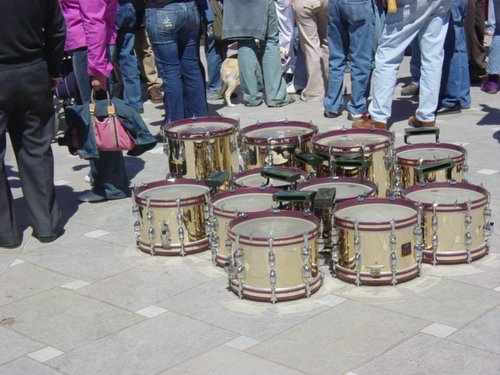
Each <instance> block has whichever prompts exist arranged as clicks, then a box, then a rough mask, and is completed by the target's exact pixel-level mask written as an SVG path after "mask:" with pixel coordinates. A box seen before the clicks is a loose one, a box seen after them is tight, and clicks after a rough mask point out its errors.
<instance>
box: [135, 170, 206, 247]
mask: <svg viewBox="0 0 500 375" xmlns="http://www.w3.org/2000/svg"><path fill="white" fill-rule="evenodd" d="M208 192H209V188H208V187H207V186H204V185H203V184H202V183H201V182H199V181H196V180H193V179H177V180H169V181H157V182H151V183H149V184H144V185H142V186H138V187H135V188H134V195H133V201H134V212H135V213H136V215H137V221H136V223H135V233H136V238H137V246H138V247H139V249H141V250H142V251H144V252H147V253H150V254H151V255H187V254H192V253H198V252H200V251H204V250H207V249H208V246H209V243H208V237H207V234H206V231H205V217H204V206H205V204H206V203H207V199H208V198H207V196H208Z"/></svg>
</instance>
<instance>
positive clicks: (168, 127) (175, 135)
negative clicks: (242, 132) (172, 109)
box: [162, 116, 239, 141]
mask: <svg viewBox="0 0 500 375" xmlns="http://www.w3.org/2000/svg"><path fill="white" fill-rule="evenodd" d="M203 122H220V123H224V124H229V125H231V126H230V127H229V128H227V129H222V130H216V131H212V132H209V133H210V137H213V138H220V137H224V136H227V135H230V134H233V133H235V132H236V131H237V129H238V128H239V121H238V120H234V119H232V118H229V117H218V116H205V117H196V118H190V119H189V118H188V119H180V120H175V121H172V122H170V123H168V124H165V125H163V127H162V129H163V134H164V135H165V137H167V138H169V139H172V140H178V139H181V140H183V141H184V140H206V139H207V137H206V133H200V132H191V133H188V132H185V133H180V136H179V132H174V131H173V130H172V129H173V128H175V127H177V126H182V125H186V124H191V123H192V124H194V123H200V124H201V123H203Z"/></svg>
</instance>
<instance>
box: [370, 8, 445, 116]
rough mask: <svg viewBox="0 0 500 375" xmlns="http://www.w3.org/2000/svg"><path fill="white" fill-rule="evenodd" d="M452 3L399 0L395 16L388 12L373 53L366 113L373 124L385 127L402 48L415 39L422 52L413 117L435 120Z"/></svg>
mask: <svg viewBox="0 0 500 375" xmlns="http://www.w3.org/2000/svg"><path fill="white" fill-rule="evenodd" d="M450 5H451V0H399V1H398V10H397V12H396V13H388V14H387V15H386V19H385V26H384V30H383V32H382V35H381V37H380V44H379V47H378V49H377V53H376V54H375V70H374V72H373V91H374V93H373V101H372V102H371V103H370V106H369V112H370V116H371V118H372V119H373V120H374V121H378V122H382V123H385V124H387V122H388V120H389V118H390V116H391V109H392V108H391V107H392V99H393V96H394V88H395V86H396V79H397V74H398V70H399V66H400V64H401V61H402V60H403V56H404V52H405V49H406V48H407V47H408V46H409V44H410V43H411V42H412V41H413V39H415V38H418V41H419V44H420V50H421V52H422V69H421V77H420V96H419V104H418V108H417V110H416V113H415V116H416V117H417V119H418V120H420V121H434V120H435V111H436V108H437V105H438V99H439V86H440V82H441V71H442V64H443V55H444V53H443V45H444V40H445V37H446V31H447V29H448V21H449V18H450V15H449V11H450Z"/></svg>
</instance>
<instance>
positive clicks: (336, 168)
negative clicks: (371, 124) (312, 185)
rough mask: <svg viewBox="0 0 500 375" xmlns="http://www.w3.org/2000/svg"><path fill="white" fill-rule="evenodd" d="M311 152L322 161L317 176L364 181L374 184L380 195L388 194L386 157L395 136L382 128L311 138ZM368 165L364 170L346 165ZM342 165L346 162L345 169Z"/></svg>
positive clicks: (331, 132)
mask: <svg viewBox="0 0 500 375" xmlns="http://www.w3.org/2000/svg"><path fill="white" fill-rule="evenodd" d="M312 142H313V148H314V152H315V153H316V154H318V155H321V156H322V157H323V158H325V160H326V161H325V162H323V164H322V165H321V166H320V167H319V170H318V171H317V174H318V176H319V177H324V176H345V177H357V178H366V179H368V180H370V181H373V182H374V183H375V184H376V185H377V188H378V194H379V195H380V196H386V195H388V191H389V188H390V178H389V173H390V169H391V167H392V166H391V165H390V163H388V157H387V154H388V153H389V149H390V147H392V145H393V143H394V135H393V134H392V133H391V132H390V131H387V130H381V129H340V130H332V131H328V132H326V133H323V134H319V135H317V136H316V137H314V138H313V141H312ZM355 161H359V162H368V166H367V167H366V168H364V167H362V166H360V167H356V166H349V165H350V164H352V163H348V162H355ZM343 163H346V165H345V166H344V165H343Z"/></svg>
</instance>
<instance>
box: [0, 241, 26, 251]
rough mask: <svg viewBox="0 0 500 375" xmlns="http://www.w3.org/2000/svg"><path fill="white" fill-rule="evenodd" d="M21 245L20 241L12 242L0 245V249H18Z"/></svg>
mask: <svg viewBox="0 0 500 375" xmlns="http://www.w3.org/2000/svg"><path fill="white" fill-rule="evenodd" d="M21 243H22V241H21V240H19V241H17V242H13V243H5V244H4V243H0V247H3V248H5V249H15V248H16V247H19V246H21Z"/></svg>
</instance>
